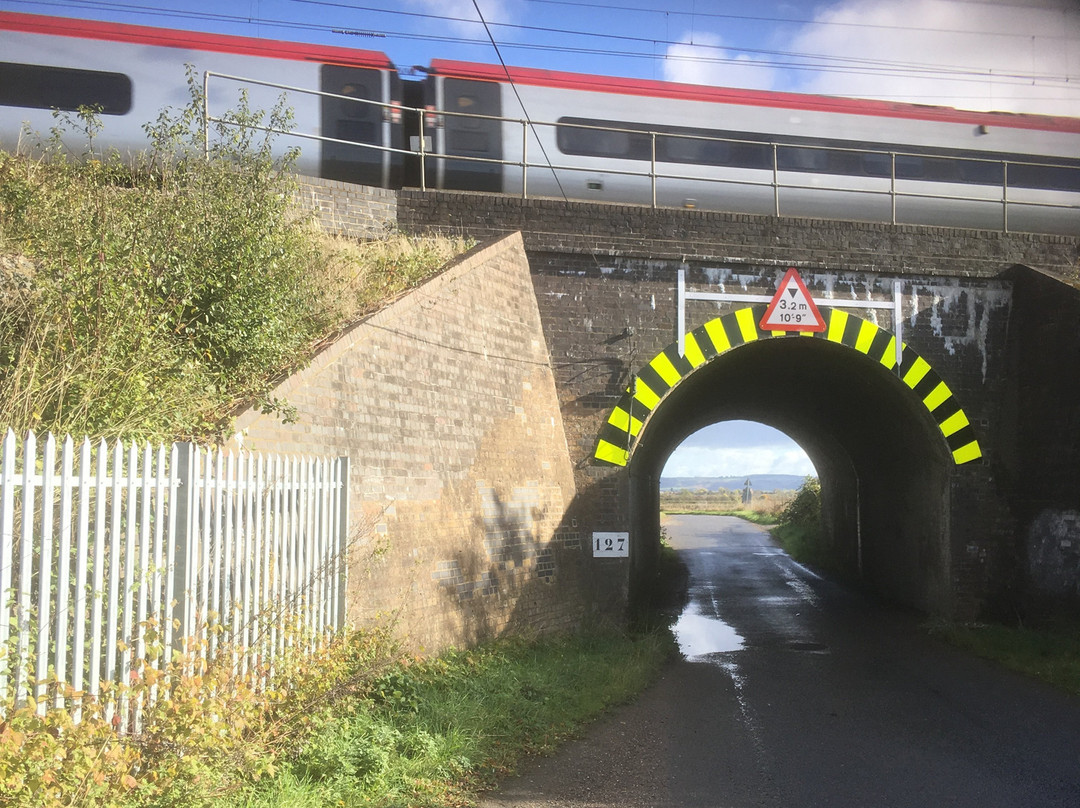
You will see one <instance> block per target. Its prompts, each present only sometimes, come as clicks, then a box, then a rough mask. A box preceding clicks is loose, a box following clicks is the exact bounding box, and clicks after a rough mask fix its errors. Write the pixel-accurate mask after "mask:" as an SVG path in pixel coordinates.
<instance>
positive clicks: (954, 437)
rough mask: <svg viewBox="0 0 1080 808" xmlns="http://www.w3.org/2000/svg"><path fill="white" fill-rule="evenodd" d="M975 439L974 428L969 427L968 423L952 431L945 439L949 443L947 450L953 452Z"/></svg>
mask: <svg viewBox="0 0 1080 808" xmlns="http://www.w3.org/2000/svg"><path fill="white" fill-rule="evenodd" d="M975 439H976V438H975V430H974V429H972V428H971V424H968V425H967V426H965V427H964V428H963V429H958V430H957V431H956V432H953V433H952V434H951V435H949V437H947V438H946V439H945V441H946V443H948V444H949V450H950V451H953V452H955V451H956V450H957V449H959V448H960V447H961V446H967V445H968V444H969V443H971V442H972V441H973V440H975Z"/></svg>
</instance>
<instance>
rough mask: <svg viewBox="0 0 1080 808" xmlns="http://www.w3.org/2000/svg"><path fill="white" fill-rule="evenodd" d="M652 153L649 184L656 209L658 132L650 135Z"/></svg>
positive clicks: (650, 156)
mask: <svg viewBox="0 0 1080 808" xmlns="http://www.w3.org/2000/svg"><path fill="white" fill-rule="evenodd" d="M649 139H650V141H651V146H652V153H651V154H650V155H649V184H650V185H652V206H653V209H655V208H656V132H650V133H649Z"/></svg>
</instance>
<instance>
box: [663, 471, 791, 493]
mask: <svg viewBox="0 0 1080 808" xmlns="http://www.w3.org/2000/svg"><path fill="white" fill-rule="evenodd" d="M805 479H806V478H805V477H802V476H799V475H798V474H743V475H740V476H738V477H661V478H660V490H661V491H679V490H688V491H699V490H700V491H722V490H729V491H742V489H743V486H744V485H746V481H747V480H749V481H750V488H751V489H753V490H754V491H795V490H797V489H798V488H799V486H800V485H802V484H803V480H805Z"/></svg>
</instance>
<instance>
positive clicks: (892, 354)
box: [881, 336, 896, 370]
mask: <svg viewBox="0 0 1080 808" xmlns="http://www.w3.org/2000/svg"><path fill="white" fill-rule="evenodd" d="M881 364H883V365H884V366H885V367H887V368H888V369H889V370H892V369H893V368H894V367H896V337H895V336H893V337H891V338H890V339H889V344H888V345H886V346H885V353H883V354H882V355H881Z"/></svg>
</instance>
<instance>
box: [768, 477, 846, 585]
mask: <svg viewBox="0 0 1080 808" xmlns="http://www.w3.org/2000/svg"><path fill="white" fill-rule="evenodd" d="M772 533H773V535H774V536H776V538H777V539H778V540H779V542H780V545H781V546H782V547H783V548H784V550H786V551H787V553H788V554H789V555H790V556H791V557H792V558H794V559H795V560H796V561H799V562H801V563H803V564H809V565H810V566H813V567H818V568H826V569H827V568H829V567H830V566H831V565H832V559H831V558H829V555H828V552H827V550H826V548H825V546H824V534H823V532H822V525H821V483H820V482H818V479H817V478H816V477H807V478H806V480H805V481H804V482H803V484H802V486H800V488H799V490H798V491H797V492H796V493H795V498H794V499H792V500H791V502H789V503H788V504H787V506H786V507H785V508H784V510H783V511H781V512H780V517H779V520H778V525H777V526H776V527H775V528H773V531H772Z"/></svg>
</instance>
